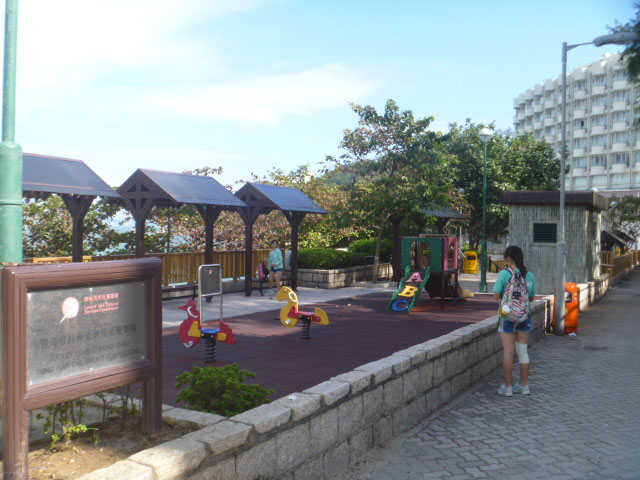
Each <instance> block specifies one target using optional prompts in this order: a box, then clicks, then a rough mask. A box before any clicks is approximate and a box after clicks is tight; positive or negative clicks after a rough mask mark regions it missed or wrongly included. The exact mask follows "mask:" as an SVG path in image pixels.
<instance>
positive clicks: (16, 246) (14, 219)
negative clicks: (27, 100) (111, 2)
mask: <svg viewBox="0 0 640 480" xmlns="http://www.w3.org/2000/svg"><path fill="white" fill-rule="evenodd" d="M17 31H18V0H6V4H5V26H4V75H3V82H2V143H1V144H0V172H2V174H1V175H0V262H22V228H23V220H22V218H23V202H22V149H21V148H20V145H18V144H16V143H15V118H16V43H17V37H18V34H17Z"/></svg>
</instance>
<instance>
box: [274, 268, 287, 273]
mask: <svg viewBox="0 0 640 480" xmlns="http://www.w3.org/2000/svg"><path fill="white" fill-rule="evenodd" d="M271 271H272V272H275V273H278V272H284V268H272V269H271Z"/></svg>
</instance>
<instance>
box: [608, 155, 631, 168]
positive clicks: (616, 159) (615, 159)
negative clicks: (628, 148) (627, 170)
mask: <svg viewBox="0 0 640 480" xmlns="http://www.w3.org/2000/svg"><path fill="white" fill-rule="evenodd" d="M611 163H623V164H625V165H626V166H627V167H628V166H629V153H628V152H624V153H614V154H613V155H611Z"/></svg>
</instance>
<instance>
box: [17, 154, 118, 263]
mask: <svg viewBox="0 0 640 480" xmlns="http://www.w3.org/2000/svg"><path fill="white" fill-rule="evenodd" d="M22 158H23V169H22V192H23V193H22V194H23V196H24V197H25V198H33V199H40V200H44V199H46V198H47V197H49V195H51V194H57V195H60V197H62V200H63V201H64V204H65V206H66V207H67V210H69V213H70V214H71V220H72V224H73V229H72V232H73V233H72V240H71V241H72V252H73V253H72V261H74V262H82V253H83V251H82V241H83V235H84V218H85V216H86V215H87V212H88V211H89V208H90V207H91V204H92V203H93V201H94V200H95V199H96V197H108V198H112V199H116V200H118V199H120V198H121V197H120V194H119V193H118V192H116V191H115V190H114V189H112V188H111V187H110V186H109V185H107V183H106V182H105V181H104V180H102V179H101V178H100V177H99V176H98V175H97V174H96V173H95V172H94V171H93V170H91V168H89V166H88V165H87V164H86V163H84V162H83V161H82V160H74V159H70V158H61V157H52V156H48V155H37V154H33V153H24V154H23V156H22Z"/></svg>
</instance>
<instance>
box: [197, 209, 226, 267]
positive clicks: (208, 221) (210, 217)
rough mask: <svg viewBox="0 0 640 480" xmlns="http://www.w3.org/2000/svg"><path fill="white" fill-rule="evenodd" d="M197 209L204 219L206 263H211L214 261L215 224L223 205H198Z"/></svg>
mask: <svg viewBox="0 0 640 480" xmlns="http://www.w3.org/2000/svg"><path fill="white" fill-rule="evenodd" d="M197 209H198V212H200V215H201V216H202V219H203V220H204V230H205V247H204V263H205V264H207V265H210V264H212V263H213V225H214V224H215V223H216V220H217V219H218V217H219V216H220V212H222V207H218V206H216V205H197Z"/></svg>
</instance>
